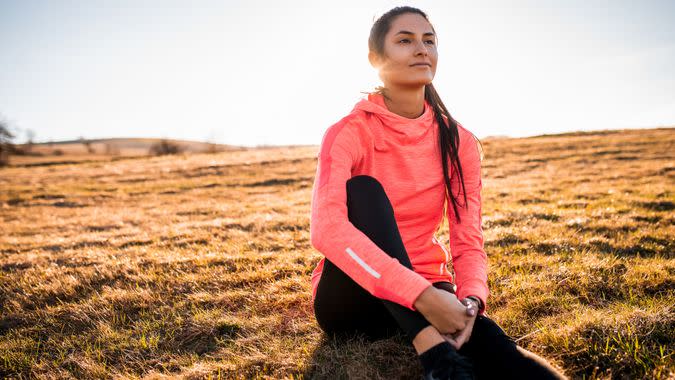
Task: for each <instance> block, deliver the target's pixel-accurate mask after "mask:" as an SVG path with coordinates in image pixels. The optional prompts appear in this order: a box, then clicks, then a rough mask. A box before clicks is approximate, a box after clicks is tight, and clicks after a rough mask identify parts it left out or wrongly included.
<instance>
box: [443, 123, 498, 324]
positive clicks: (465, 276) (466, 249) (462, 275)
mask: <svg viewBox="0 0 675 380" xmlns="http://www.w3.org/2000/svg"><path fill="white" fill-rule="evenodd" d="M458 155H459V160H460V164H461V166H462V173H463V175H464V185H465V187H466V200H467V204H468V209H467V208H466V207H464V195H463V193H461V192H460V191H461V190H462V188H461V187H460V184H459V177H457V176H454V175H453V176H452V179H451V182H450V185H451V188H452V194H453V195H454V196H455V199H456V200H457V203H458V204H457V210H458V213H459V215H460V218H461V223H457V221H456V219H455V212H454V209H453V207H452V203H450V201H449V200H448V205H447V217H448V225H449V229H450V251H451V254H452V265H453V269H454V272H455V283H456V285H457V298H458V299H460V300H461V299H464V298H465V297H467V296H476V297H478V298H480V300H481V302H482V304H483V308H482V309H481V310H480V312H479V314H481V315H482V314H484V313H485V311H486V310H487V303H486V300H487V297H488V294H489V290H488V284H487V255H486V254H485V250H484V247H483V229H482V225H481V223H482V215H481V212H482V207H481V189H482V185H483V184H482V180H481V157H480V152H479V150H478V141H477V140H476V138H475V137H474V135H473V134H471V133H470V132H469V131H467V130H462V129H461V128H460V142H459V154H458ZM458 193H459V195H457V194H458Z"/></svg>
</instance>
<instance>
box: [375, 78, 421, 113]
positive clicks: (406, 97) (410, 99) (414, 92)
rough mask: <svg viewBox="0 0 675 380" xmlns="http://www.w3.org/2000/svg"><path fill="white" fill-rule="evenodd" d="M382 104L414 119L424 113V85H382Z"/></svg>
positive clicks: (394, 111)
mask: <svg viewBox="0 0 675 380" xmlns="http://www.w3.org/2000/svg"><path fill="white" fill-rule="evenodd" d="M383 94H384V95H385V96H384V104H386V105H387V109H388V110H389V111H391V112H393V113H395V114H397V115H400V116H403V117H406V118H408V119H416V118H418V117H420V116H421V115H422V114H423V113H424V87H419V88H414V89H410V88H396V87H389V86H386V87H384V90H383Z"/></svg>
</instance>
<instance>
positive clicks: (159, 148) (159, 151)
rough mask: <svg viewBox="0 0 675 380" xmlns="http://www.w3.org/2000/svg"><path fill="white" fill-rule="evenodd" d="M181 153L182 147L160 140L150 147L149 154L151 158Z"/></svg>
mask: <svg viewBox="0 0 675 380" xmlns="http://www.w3.org/2000/svg"><path fill="white" fill-rule="evenodd" d="M181 152H183V147H182V146H180V145H179V144H176V143H174V142H171V141H169V140H160V141H159V142H156V143H154V144H152V145H151V146H150V154H151V155H153V156H162V155H165V154H177V153H181Z"/></svg>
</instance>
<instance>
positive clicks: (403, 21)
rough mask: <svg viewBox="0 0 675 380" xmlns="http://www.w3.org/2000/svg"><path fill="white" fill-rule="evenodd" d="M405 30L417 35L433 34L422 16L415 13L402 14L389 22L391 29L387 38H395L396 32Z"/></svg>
mask: <svg viewBox="0 0 675 380" xmlns="http://www.w3.org/2000/svg"><path fill="white" fill-rule="evenodd" d="M402 30H405V31H408V32H412V33H415V34H418V35H424V34H425V33H433V29H431V24H429V21H427V20H426V19H425V18H424V17H423V16H422V15H419V14H416V13H404V14H402V15H399V16H397V17H396V18H394V19H393V20H392V22H391V28H390V29H389V32H388V33H387V36H390V37H391V36H395V35H396V34H397V33H398V32H400V31H402Z"/></svg>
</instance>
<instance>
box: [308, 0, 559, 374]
mask: <svg viewBox="0 0 675 380" xmlns="http://www.w3.org/2000/svg"><path fill="white" fill-rule="evenodd" d="M368 45H369V50H370V51H369V55H368V59H369V61H370V63H371V65H372V66H373V67H374V68H376V69H377V70H378V73H379V76H380V79H381V80H382V82H383V84H384V85H383V86H381V87H380V88H379V90H378V91H376V92H373V93H368V96H367V98H366V99H362V100H360V101H359V102H358V103H357V104H356V106H355V107H354V109H353V110H352V112H351V113H350V114H349V115H347V116H345V117H344V118H342V119H341V120H340V121H338V122H337V123H336V124H334V125H332V126H331V127H330V128H328V130H327V131H326V133H325V135H324V136H323V141H322V143H321V148H320V151H319V155H318V165H317V172H316V177H315V182H314V188H313V191H312V207H311V208H312V212H311V223H310V235H311V243H312V245H313V246H314V247H315V248H316V249H317V250H319V251H321V252H322V253H323V254H324V255H325V258H323V259H322V260H321V261H320V262H319V263H318V265H317V267H316V268H315V270H314V272H313V273H312V300H313V302H314V311H315V315H316V319H317V322H318V323H319V325H320V327H321V328H322V329H323V330H324V331H325V332H326V333H328V334H330V335H333V334H343V333H352V332H361V333H364V334H366V335H367V336H369V337H372V338H375V339H377V338H382V337H387V336H390V335H391V334H393V333H397V332H401V331H402V332H404V333H405V334H407V336H408V337H409V338H410V340H411V341H412V344H413V346H414V347H415V350H416V351H417V353H418V354H419V358H420V361H421V364H422V367H423V369H424V377H425V378H426V379H449V378H452V379H471V378H474V375H475V376H476V377H478V378H485V379H493V378H519V379H551V378H564V377H563V375H562V374H560V373H559V372H557V371H556V370H555V369H554V368H553V367H552V366H551V365H550V364H548V363H547V362H546V361H545V360H543V359H542V358H540V357H538V356H536V355H534V354H533V353H531V352H529V351H526V350H524V349H522V348H521V347H518V346H517V345H516V344H515V342H514V341H513V340H512V339H511V338H510V337H509V336H508V335H506V333H504V331H503V330H502V329H501V328H500V327H499V326H498V325H497V324H496V323H495V322H494V321H492V320H491V319H489V318H488V317H487V315H486V314H485V312H486V310H487V304H486V300H487V297H488V294H489V291H488V286H487V257H486V255H485V252H484V250H483V236H482V229H481V194H480V191H481V188H482V182H481V172H480V167H481V166H480V165H481V164H480V161H481V157H480V152H479V149H478V140H477V139H476V138H475V137H474V136H473V134H472V133H471V132H469V131H468V130H467V129H465V128H464V127H462V125H461V124H459V123H457V122H456V121H455V120H454V119H453V118H452V117H450V115H449V112H448V111H447V109H446V107H445V106H444V105H443V103H442V102H441V100H440V97H439V96H438V94H437V93H436V91H435V90H434V87H433V85H432V83H431V81H432V80H433V78H434V75H435V72H436V64H437V61H438V53H437V50H436V35H435V31H434V28H433V26H432V25H431V24H430V23H429V21H428V18H427V16H426V14H425V13H424V12H422V11H421V10H419V9H417V8H412V7H396V8H394V9H392V10H390V11H389V12H387V13H385V14H384V15H382V16H381V17H380V18H379V19H378V20H377V21H376V22H375V23H374V25H373V26H372V29H371V32H370V38H369V40H368ZM448 189H449V190H450V191H447V190H448ZM446 199H447V200H448V202H447V203H446ZM444 204H447V208H445V209H444ZM444 215H446V216H447V217H448V221H449V226H450V252H451V254H449V253H448V251H447V250H446V249H445V246H444V245H443V244H442V243H440V242H439V241H438V240H437V239H436V237H435V232H436V229H437V228H438V226H439V225H440V224H441V222H442V218H443V216H444ZM450 256H452V263H453V268H454V272H455V278H454V280H455V281H453V276H452V275H451V274H450V272H449V271H448V269H447V263H448V260H449V259H450ZM453 282H454V284H453ZM455 284H456V285H455Z"/></svg>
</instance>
